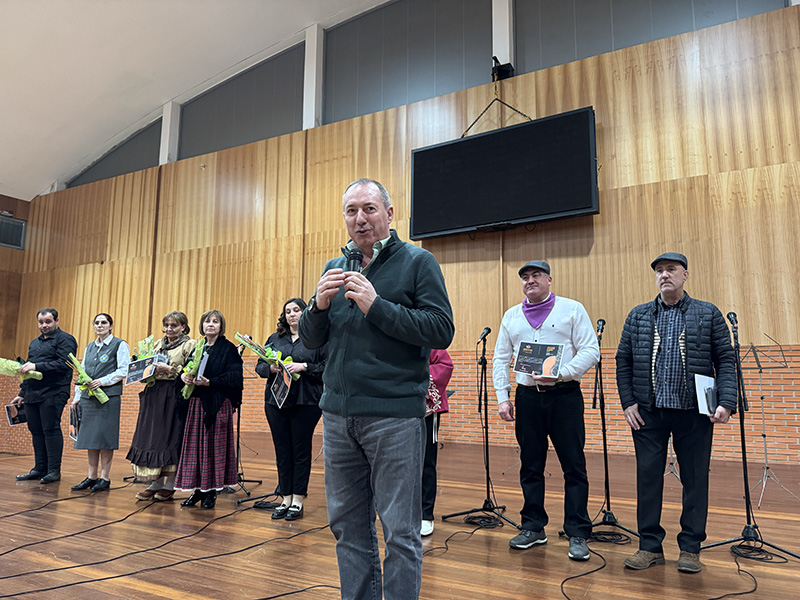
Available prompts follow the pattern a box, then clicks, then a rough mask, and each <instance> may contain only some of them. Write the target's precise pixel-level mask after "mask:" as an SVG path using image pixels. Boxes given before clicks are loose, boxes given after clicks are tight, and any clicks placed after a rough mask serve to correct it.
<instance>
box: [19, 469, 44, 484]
mask: <svg viewBox="0 0 800 600" xmlns="http://www.w3.org/2000/svg"><path fill="white" fill-rule="evenodd" d="M44 475H45V471H44V469H41V470H40V469H37V468H36V467H33V468H32V469H31V470H30V471H28V472H27V473H23V474H22V475H17V481H29V480H31V479H41V478H42V477H44Z"/></svg>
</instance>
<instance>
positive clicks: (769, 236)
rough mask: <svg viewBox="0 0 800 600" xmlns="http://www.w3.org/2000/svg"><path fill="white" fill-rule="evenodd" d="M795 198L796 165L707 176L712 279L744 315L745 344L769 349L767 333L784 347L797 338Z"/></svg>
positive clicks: (799, 187)
mask: <svg viewBox="0 0 800 600" xmlns="http://www.w3.org/2000/svg"><path fill="white" fill-rule="evenodd" d="M798 198H800V163H798V162H795V163H792V164H782V165H774V166H771V167H763V168H758V169H748V170H744V171H736V172H733V173H724V174H720V175H718V176H714V177H712V178H710V201H711V202H712V204H713V207H714V213H715V218H714V220H713V225H714V228H713V230H712V233H711V236H709V237H710V239H707V240H705V242H704V243H705V244H713V247H714V249H715V250H716V256H715V258H716V261H715V263H716V265H718V268H719V271H718V272H717V273H711V272H709V273H708V274H707V275H709V276H711V277H713V279H714V281H715V283H716V285H717V286H718V288H719V293H720V296H721V297H720V301H721V302H722V301H724V302H725V305H726V306H727V307H728V310H733V311H734V312H736V313H737V314H738V315H739V318H740V320H741V327H740V336H741V340H742V342H743V343H744V342H747V343H754V344H770V343H771V342H770V340H769V339H768V338H767V337H766V336H765V335H764V334H767V335H769V336H771V337H772V338H773V339H775V340H777V341H779V342H781V343H784V344H786V343H792V344H794V343H796V340H798V339H800V320H799V319H798V316H797V314H798V311H797V307H798V302H799V301H800V298H798V288H799V287H800V286H798V284H797V277H796V270H797V265H799V264H800V243H798V236H797V229H798V223H800V207H798ZM723 299H724V300H723ZM720 308H722V306H720ZM723 310H724V312H727V310H725V309H723Z"/></svg>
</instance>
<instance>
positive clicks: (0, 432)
mask: <svg viewBox="0 0 800 600" xmlns="http://www.w3.org/2000/svg"><path fill="white" fill-rule="evenodd" d="M758 353H759V360H760V361H761V364H762V365H763V372H762V374H761V386H760V387H759V373H758V368H757V365H756V362H755V360H754V358H753V355H752V352H750V353H748V354H747V355H746V356H745V358H744V360H743V367H744V376H745V378H744V383H745V389H746V391H747V395H748V399H749V401H750V404H751V406H750V411H749V412H748V413H747V416H746V418H745V432H746V436H747V445H748V455H749V457H750V459H751V460H752V461H754V462H756V463H762V462H763V455H764V451H763V438H762V417H761V408H762V404H763V408H764V424H765V426H766V427H765V429H763V430H764V431H765V432H766V436H767V447H768V453H769V460H770V462H775V463H797V461H798V458H800V346H792V347H788V348H784V357H785V362H786V364H787V367H786V368H779V362H777V361H779V360H783V358H784V357H782V356H781V355H780V351H779V349H778V348H777V347H760V348H758ZM451 356H452V357H453V361H454V363H455V371H454V374H453V379H452V380H451V382H450V386H449V387H450V389H452V390H455V394H454V396H453V397H452V398H451V399H450V413H449V414H448V415H446V416H445V417H444V419H443V423H442V428H441V431H440V435H441V438H442V441H444V442H462V443H471V444H480V443H481V439H482V438H481V428H482V423H483V419H482V417H481V415H479V414H478V403H477V367H476V363H477V359H476V356H475V354H474V352H452V353H451ZM490 360H491V358H490ZM254 367H255V359H253V358H252V357H248V356H246V357H245V390H244V410H243V413H242V431H253V432H258V431H262V432H264V433H265V435H266V433H267V423H266V418H265V417H264V409H263V398H264V380H263V379H261V378H259V377H258V376H257V375H256V374H255V371H254ZM488 379H489V440H490V443H491V444H492V445H499V446H515V445H516V441H515V440H514V426H513V423H505V422H503V421H501V420H500V418H499V417H498V416H497V401H496V399H495V395H494V388H492V386H491V362H490V364H489V373H488ZM603 380H604V386H603V388H604V391H605V398H606V423H607V436H608V445H609V451H610V452H612V453H617V454H630V453H633V444H632V443H631V439H630V434H629V432H628V427H627V425H626V424H625V419H624V418H623V416H622V410H621V409H620V405H619V396H618V395H617V390H616V386H615V382H614V351H613V350H605V351H604V352H603ZM593 386H594V370H592V371H590V372H589V373H588V374H587V375H586V376H585V377H584V382H583V392H584V397H585V398H586V413H585V415H586V417H585V418H586V450H587V452H601V451H602V447H603V446H602V433H601V429H600V411H599V409H594V410H593V409H592V407H591V406H592V390H593ZM17 390H18V382H17V380H16V379H14V378H10V377H0V394H1V395H2V399H3V404H7V403H8V402H9V401H10V400H11V399H12V398H13V397H14V396H15V395H16V392H17ZM139 390H140V387H139V386H138V385H133V386H128V387H126V388H125V390H124V393H123V397H122V423H121V425H120V448H121V449H122V450H121V452H127V447H128V445H129V443H130V440H131V437H132V436H133V430H134V428H135V426H136V415H137V413H138V410H139V400H138V392H139ZM762 394H763V397H764V398H763V403H762V401H761V396H762ZM66 419H67V417H66V411H65V413H64V431H66ZM70 448H71V444H70V443H69V442H67V443H65V450H68V451H71V450H69V449H70ZM714 448H715V449H714V456H715V458H723V459H729V460H738V459H739V458H740V442H739V421H738V417H737V418H734V419H733V420H732V421H731V423H730V424H728V425H723V426H719V425H718V426H716V427H715V433H714ZM0 452H11V453H17V454H28V453H30V452H31V447H30V436H29V434H28V430H27V429H26V428H25V426H19V427H9V426H8V425H7V423H6V422H5V419H3V420H2V423H1V424H0Z"/></svg>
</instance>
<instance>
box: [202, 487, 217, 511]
mask: <svg viewBox="0 0 800 600" xmlns="http://www.w3.org/2000/svg"><path fill="white" fill-rule="evenodd" d="M216 503H217V490H211V491H210V492H207V493H206V497H205V498H203V508H214V505H215V504H216Z"/></svg>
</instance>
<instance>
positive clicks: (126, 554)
mask: <svg viewBox="0 0 800 600" xmlns="http://www.w3.org/2000/svg"><path fill="white" fill-rule="evenodd" d="M154 504H158V502H155V501H154V502H151V503H149V504H148V506H153V505H154ZM144 508H147V507H144ZM252 508H253V507H252V506H248V507H247V508H243V509H241V510H234V511H233V512H230V513H228V514H226V515H222V516H219V517H214V518H213V519H211V520H210V521H209V522H208V523H206V524H205V525H203V526H202V527H201V528H200V529H198V530H197V531H195V532H193V533H187V534H186V535H182V536H179V537H176V538H172V539H171V540H167V541H166V542H162V543H161V544H158V545H157V546H152V547H150V548H142V549H141V550H133V551H131V552H126V553H125V554H120V555H119V556H114V557H112V558H106V559H103V560H98V561H95V562H89V563H81V564H77V565H70V566H68V567H53V568H51V569H41V570H39V571H27V572H25V573H16V574H14V575H3V576H2V577H0V581H3V580H5V579H14V578H16V577H26V576H28V575H43V574H46V573H57V572H59V571H69V570H70V569H81V568H83V567H96V566H97V565H104V564H106V563H110V562H114V561H115V560H121V559H123V558H129V557H131V556H135V555H137V554H143V553H145V552H152V551H154V550H160V549H161V548H164V547H165V546H168V545H170V544H172V543H175V542H180V541H182V540H185V539H188V538H191V537H194V536H196V535H197V534H199V533H202V532H203V531H204V530H205V529H207V528H208V527H210V526H211V525H213V524H214V523H216V522H217V521H220V520H222V519H227V518H228V517H231V516H234V515H237V514H238V513H242V512H245V511H247V510H251V509H252ZM141 510H144V509H140V510H138V511H136V512H141ZM132 514H135V513H132ZM128 516H131V515H128ZM126 518H127V517H126ZM70 535H77V534H70ZM48 541H52V540H48Z"/></svg>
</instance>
